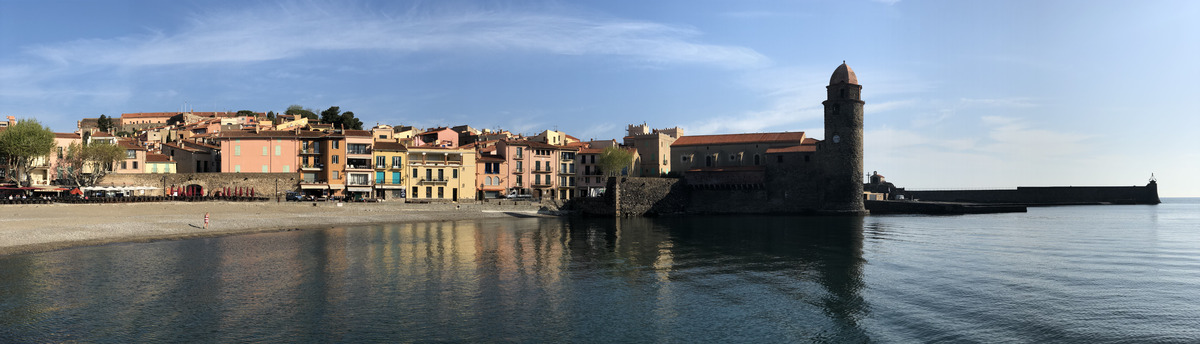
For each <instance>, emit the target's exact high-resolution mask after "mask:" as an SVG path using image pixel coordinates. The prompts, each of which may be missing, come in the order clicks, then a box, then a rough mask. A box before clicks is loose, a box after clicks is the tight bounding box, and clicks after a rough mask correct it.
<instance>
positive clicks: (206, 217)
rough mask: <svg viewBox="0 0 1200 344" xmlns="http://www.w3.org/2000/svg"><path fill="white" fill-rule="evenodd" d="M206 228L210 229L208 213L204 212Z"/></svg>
mask: <svg viewBox="0 0 1200 344" xmlns="http://www.w3.org/2000/svg"><path fill="white" fill-rule="evenodd" d="M204 229H208V213H204Z"/></svg>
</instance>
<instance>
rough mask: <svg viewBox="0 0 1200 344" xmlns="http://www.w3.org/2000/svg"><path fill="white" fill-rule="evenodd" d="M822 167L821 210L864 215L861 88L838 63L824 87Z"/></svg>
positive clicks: (856, 80)
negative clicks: (822, 190)
mask: <svg viewBox="0 0 1200 344" xmlns="http://www.w3.org/2000/svg"><path fill="white" fill-rule="evenodd" d="M826 90H827V93H828V96H827V97H826V100H825V101H824V102H822V103H821V104H824V105H825V141H824V142H823V143H822V146H821V150H822V151H823V154H822V156H821V158H822V160H823V162H824V164H825V179H826V184H825V187H824V197H823V200H822V203H821V210H822V211H823V212H827V213H836V214H847V215H851V214H866V212H867V211H866V208H865V207H863V196H862V194H863V104H865V103H864V102H863V101H862V85H859V84H858V77H857V76H855V75H854V70H853V69H850V66H847V65H846V62H845V61H842V65H840V66H838V67H837V69H836V70H834V71H833V76H832V77H830V78H829V86H827V87H826Z"/></svg>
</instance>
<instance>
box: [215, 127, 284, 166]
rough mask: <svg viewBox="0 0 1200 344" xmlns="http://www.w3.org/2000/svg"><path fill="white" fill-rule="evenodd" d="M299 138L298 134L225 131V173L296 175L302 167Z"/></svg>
mask: <svg viewBox="0 0 1200 344" xmlns="http://www.w3.org/2000/svg"><path fill="white" fill-rule="evenodd" d="M298 136H299V135H298V134H297V133H296V132H294V131H263V132H257V133H256V132H252V131H226V132H222V133H221V134H220V137H219V140H220V146H221V158H220V159H221V172H224V173H293V172H296V171H297V170H298V167H299V165H300V158H299V155H298V153H299V152H300V140H299V137H298Z"/></svg>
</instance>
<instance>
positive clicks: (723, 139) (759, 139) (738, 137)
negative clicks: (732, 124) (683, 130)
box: [671, 131, 804, 147]
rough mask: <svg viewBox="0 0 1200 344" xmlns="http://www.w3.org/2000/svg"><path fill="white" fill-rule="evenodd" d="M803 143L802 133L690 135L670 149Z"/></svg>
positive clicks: (682, 138) (676, 142) (682, 137)
mask: <svg viewBox="0 0 1200 344" xmlns="http://www.w3.org/2000/svg"><path fill="white" fill-rule="evenodd" d="M801 142H804V132H803V131H796V132H782V133H749V134H725V135H692V136H681V137H679V139H678V140H675V143H672V144H671V147H676V146H702V145H731V144H746V143H801Z"/></svg>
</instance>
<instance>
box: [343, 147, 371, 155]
mask: <svg viewBox="0 0 1200 344" xmlns="http://www.w3.org/2000/svg"><path fill="white" fill-rule="evenodd" d="M346 155H371V149H370V148H364V149H350V148H347V149H346Z"/></svg>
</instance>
